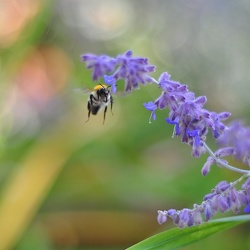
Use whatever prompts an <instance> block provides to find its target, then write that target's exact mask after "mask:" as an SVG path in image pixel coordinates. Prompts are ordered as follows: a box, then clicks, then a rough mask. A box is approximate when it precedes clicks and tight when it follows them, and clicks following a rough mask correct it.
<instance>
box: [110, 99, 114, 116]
mask: <svg viewBox="0 0 250 250" xmlns="http://www.w3.org/2000/svg"><path fill="white" fill-rule="evenodd" d="M113 103H114V100H113V97H112V96H110V108H111V114H112V115H114V114H113V111H112V108H113Z"/></svg>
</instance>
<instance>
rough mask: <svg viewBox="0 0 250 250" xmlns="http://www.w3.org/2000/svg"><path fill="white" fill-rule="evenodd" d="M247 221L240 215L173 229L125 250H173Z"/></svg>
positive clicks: (249, 218) (245, 217)
mask: <svg viewBox="0 0 250 250" xmlns="http://www.w3.org/2000/svg"><path fill="white" fill-rule="evenodd" d="M249 220H250V215H241V216H234V217H227V218H222V219H217V220H212V221H210V222H207V223H204V224H202V225H198V226H193V227H190V228H183V229H180V228H173V229H170V230H167V231H165V232H162V233H159V234H156V235H154V236H152V237H149V238H147V239H145V240H143V241H141V242H139V243H137V244H135V245H134V246H131V247H129V248H128V249H127V250H139V249H140V250H141V249H143V250H145V249H165V250H166V249H175V248H179V247H183V246H186V245H190V244H192V243H194V242H197V241H199V240H201V239H203V238H205V237H208V236H210V235H213V234H215V233H218V232H221V231H223V230H226V229H229V228H231V227H234V226H237V225H239V224H241V223H243V222H246V221H249Z"/></svg>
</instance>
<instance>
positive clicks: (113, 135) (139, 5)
mask: <svg viewBox="0 0 250 250" xmlns="http://www.w3.org/2000/svg"><path fill="white" fill-rule="evenodd" d="M129 49H131V50H133V52H134V55H137V56H143V57H148V58H149V59H150V60H149V62H150V63H151V64H153V65H156V66H157V71H156V73H154V75H153V76H154V77H155V78H158V76H159V75H160V73H161V72H163V71H168V72H169V73H170V74H171V75H172V79H174V80H176V81H180V82H181V83H183V84H184V83H187V84H188V85H189V89H190V90H191V91H194V92H195V93H196V95H197V96H198V95H206V96H207V97H208V103H207V104H206V108H207V109H209V110H214V111H217V112H220V111H229V112H232V118H231V119H238V118H243V119H244V120H245V121H246V123H249V121H250V119H249V114H250V110H249V105H250V100H249V91H250V87H249V82H250V70H249V65H250V2H249V1H246V0H239V1H205V0H190V1H185V0H175V1H162V0H155V1H153V0H145V1H141V0H136V1H132V0H129V1H125V0H106V1H101V0H100V1H97V0H91V1H90V0H89V1H88V0H72V1H67V0H57V1H42V0H35V1H34V0H23V1H18V0H1V1H0V81H1V84H0V90H1V91H0V95H1V96H0V97H1V99H0V102H1V108H0V118H1V123H0V157H1V160H0V239H1V240H0V250H2V249H3V250H5V249H16V250H19V249H22V250H26V249H31V250H33V249H36V250H52V249H53V250H54V249H55V250H57V249H67V250H68V249H69V250H75V249H125V248H126V247H128V246H130V245H132V244H134V243H136V242H138V241H140V240H143V239H145V238H146V237H149V236H150V235H153V234H155V233H158V232H161V231H163V230H166V229H167V228H172V227H173V224H172V222H171V221H168V222H167V223H165V224H164V225H158V223H157V221H156V216H157V210H158V209H160V210H164V209H170V208H176V209H181V208H184V207H192V204H193V203H200V202H201V201H202V197H203V196H204V195H205V194H206V193H209V192H210V190H211V188H213V187H214V186H215V185H216V183H218V182H219V181H220V180H228V181H231V180H235V179H237V178H238V177H239V176H238V175H237V174H235V173H231V172H229V171H227V170H224V169H218V168H215V167H214V168H212V171H211V173H210V174H209V175H208V176H207V177H202V176H201V174H200V170H201V167H202V165H203V163H204V161H205V159H206V156H203V157H201V158H200V159H193V158H192V157H191V150H190V148H189V147H188V146H186V145H184V144H181V143H180V141H179V140H178V139H171V134H172V126H169V125H167V124H166V123H165V121H164V119H165V117H166V116H167V114H168V111H167V110H164V111H162V112H158V113H157V120H156V121H155V122H152V123H151V124H149V123H148V119H149V115H150V113H149V112H148V111H147V110H146V109H145V108H144V107H143V105H142V104H143V103H144V102H148V101H150V100H155V99H156V98H157V97H158V96H159V95H160V91H159V89H158V88H157V87H156V86H154V85H147V86H146V87H141V88H140V90H139V91H134V92H133V93H131V94H128V95H125V96H119V95H115V96H114V102H115V103H114V108H113V112H114V116H112V115H111V113H110V111H109V110H108V111H109V112H108V113H107V117H106V122H105V125H102V119H103V116H102V114H100V115H99V116H96V117H93V116H92V117H91V119H90V121H89V122H88V123H84V121H85V120H86V119H87V109H86V103H87V99H88V95H85V94H81V93H78V92H77V91H74V90H75V89H77V88H88V89H91V88H93V86H94V85H95V83H93V82H92V81H91V72H90V71H88V70H86V69H85V65H84V64H82V63H81V60H80V55H81V54H84V53H87V52H91V53H96V54H108V55H110V56H116V55H117V54H121V53H123V52H125V51H126V50H129ZM118 88H119V90H120V92H121V93H122V91H123V86H122V85H121V86H118ZM210 145H211V147H212V148H214V149H215V145H214V143H213V142H212V141H211V144H210ZM230 163H231V164H235V165H237V164H238V163H236V162H232V161H231V162H230ZM227 215H230V213H228V214H227ZM219 216H222V215H219ZM249 236H250V235H249V224H245V225H243V226H240V227H237V228H235V229H232V230H229V231H227V232H223V233H220V234H218V235H215V236H212V237H210V238H207V239H205V240H203V241H201V242H198V243H196V244H194V245H192V246H190V247H186V248H185V249H201V248H202V249H204V250H205V249H236V248H237V249H247V248H250V237H249ZM218 242H219V245H218Z"/></svg>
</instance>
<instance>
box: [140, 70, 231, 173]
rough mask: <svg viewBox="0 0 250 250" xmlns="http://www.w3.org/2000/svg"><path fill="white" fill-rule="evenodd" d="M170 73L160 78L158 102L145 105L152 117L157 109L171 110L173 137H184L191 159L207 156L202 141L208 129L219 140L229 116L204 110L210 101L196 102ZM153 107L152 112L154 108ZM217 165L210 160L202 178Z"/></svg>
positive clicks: (192, 95) (170, 121)
mask: <svg viewBox="0 0 250 250" xmlns="http://www.w3.org/2000/svg"><path fill="white" fill-rule="evenodd" d="M170 77H171V76H170V75H169V74H168V73H167V72H164V73H162V74H161V76H160V77H159V79H158V86H159V87H160V88H161V89H162V93H161V95H160V97H159V98H157V99H156V100H155V101H154V102H149V103H150V106H149V105H144V106H145V107H146V108H147V109H148V110H150V111H151V112H152V113H151V116H152V117H154V118H155V117H156V116H155V111H156V109H164V108H166V107H168V108H169V110H170V112H169V117H168V118H166V121H167V122H168V123H169V124H173V125H174V134H175V135H176V136H179V137H181V140H182V142H184V143H187V144H188V145H190V146H191V147H192V155H193V156H194V157H200V155H201V154H202V153H204V152H206V149H205V147H204V145H203V141H204V140H205V138H206V134H207V133H208V131H209V129H210V130H211V132H212V134H213V135H214V137H216V138H217V137H218V136H219V135H220V134H221V133H223V131H224V130H225V128H226V127H225V125H224V124H223V123H222V122H221V121H222V120H225V119H226V118H227V117H228V116H229V113H227V112H223V113H219V114H217V113H215V112H209V111H207V110H206V109H204V108H203V106H204V104H205V103H206V101H207V98H206V97H205V96H199V97H197V98H195V95H194V93H193V92H190V91H189V90H188V88H187V85H183V84H180V83H179V82H176V81H173V80H171V79H170ZM152 107H153V108H152ZM213 163H214V161H212V160H210V162H208V163H207V164H206V167H205V168H204V169H203V175H206V174H207V173H208V171H209V169H210V165H211V164H213Z"/></svg>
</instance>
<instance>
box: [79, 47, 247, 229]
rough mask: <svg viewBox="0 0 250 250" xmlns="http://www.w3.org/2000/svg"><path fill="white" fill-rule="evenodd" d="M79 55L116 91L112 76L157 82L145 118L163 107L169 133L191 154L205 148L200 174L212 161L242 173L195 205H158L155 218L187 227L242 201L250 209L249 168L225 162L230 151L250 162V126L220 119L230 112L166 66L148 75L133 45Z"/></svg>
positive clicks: (133, 82)
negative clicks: (209, 139)
mask: <svg viewBox="0 0 250 250" xmlns="http://www.w3.org/2000/svg"><path fill="white" fill-rule="evenodd" d="M82 60H83V62H85V63H86V65H87V68H89V69H92V70H93V73H92V78H93V80H94V81H97V80H100V79H102V78H103V79H104V81H105V83H106V84H108V85H110V86H111V89H112V92H113V93H115V92H116V86H117V81H118V80H120V79H123V80H124V82H125V91H126V92H130V91H132V90H133V89H137V88H138V87H139V84H146V83H151V82H154V83H156V84H157V85H158V87H159V88H160V89H161V90H162V93H161V95H160V96H159V97H158V98H157V99H156V100H155V101H154V102H152V101H150V102H148V103H144V107H145V108H146V109H147V110H149V111H151V116H150V122H151V119H153V120H155V119H156V111H157V110H162V109H165V108H168V109H169V114H168V117H167V118H166V122H167V123H169V124H171V125H173V126H174V133H173V135H174V136H177V137H180V138H181V141H182V142H183V143H187V144H188V145H190V146H191V147H192V155H193V156H194V157H200V155H201V154H202V153H204V152H208V153H209V154H210V156H209V157H208V158H207V161H206V162H205V164H204V166H203V168H202V174H203V175H204V176H205V175H207V173H208V172H209V171H210V168H211V165H213V164H215V165H218V166H220V167H225V168H227V169H230V170H233V171H236V172H239V173H242V174H244V175H242V176H241V177H240V178H239V179H238V180H236V181H235V182H233V183H227V182H226V181H221V182H220V183H219V184H218V185H217V186H216V187H215V188H214V189H213V190H212V192H211V193H210V194H207V195H206V196H205V197H204V200H203V202H202V203H201V204H200V205H197V204H194V206H193V209H188V208H184V209H182V210H175V209H170V210H167V211H158V222H159V223H160V224H162V223H164V222H165V221H166V220H167V217H169V218H171V219H172V220H173V221H174V223H175V224H176V225H177V226H178V227H180V228H182V227H186V226H187V227H190V226H192V225H198V224H201V223H202V222H203V221H208V220H210V219H211V218H212V217H213V216H214V215H215V214H216V213H217V212H218V211H220V212H222V213H224V212H226V211H229V210H232V211H233V212H235V213H239V212H240V208H241V207H242V206H243V207H245V209H244V212H246V213H250V171H248V170H244V169H238V168H236V167H233V166H230V165H228V163H227V161H226V160H225V159H224V157H228V156H233V157H234V158H235V159H237V160H241V161H242V162H243V163H244V164H246V165H248V166H250V139H249V138H250V128H245V127H243V126H242V125H241V124H240V123H239V122H233V123H231V124H230V125H229V127H226V126H225V125H224V123H223V121H224V120H226V119H227V118H228V117H229V116H230V113H228V112H221V113H216V112H211V111H208V110H207V109H205V108H204V105H205V103H206V101H207V98H206V97H205V96H199V97H195V94H194V93H193V92H190V91H189V90H188V87H187V85H183V84H181V83H179V82H176V81H173V80H171V79H170V78H171V77H170V75H169V74H168V73H166V72H164V73H162V74H161V75H160V77H159V79H158V81H157V80H155V79H154V78H152V77H150V76H149V74H150V73H152V72H154V70H155V66H152V65H150V64H149V63H148V59H147V58H142V57H133V53H132V51H127V52H125V53H124V54H122V55H118V56H117V57H116V58H112V57H109V56H106V55H101V56H96V55H93V54H85V55H83V56H82ZM208 132H211V134H212V136H213V137H214V138H215V139H216V140H217V142H218V145H219V147H220V148H219V149H218V150H216V151H215V152H213V151H212V150H211V149H210V148H209V147H208V146H207V144H206V142H205V140H206V135H207V134H208ZM243 179H246V182H245V183H244V184H243V185H242V189H241V190H237V189H236V184H238V183H239V182H240V181H241V180H243Z"/></svg>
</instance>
